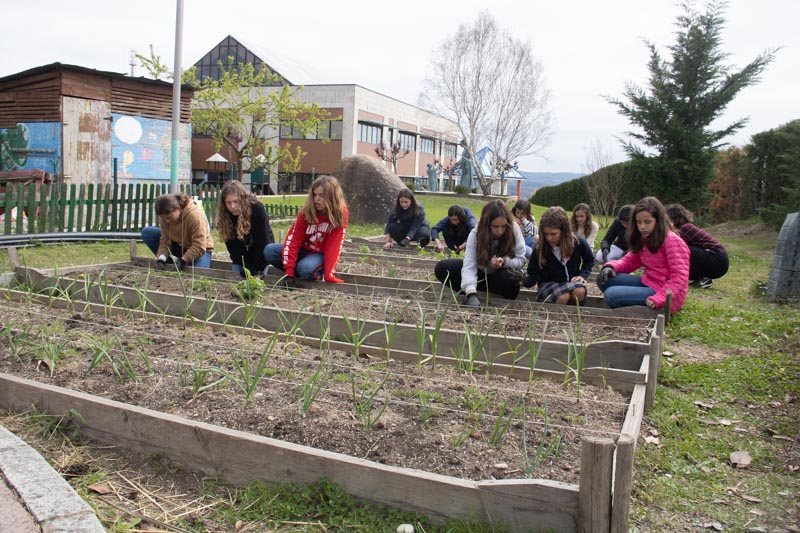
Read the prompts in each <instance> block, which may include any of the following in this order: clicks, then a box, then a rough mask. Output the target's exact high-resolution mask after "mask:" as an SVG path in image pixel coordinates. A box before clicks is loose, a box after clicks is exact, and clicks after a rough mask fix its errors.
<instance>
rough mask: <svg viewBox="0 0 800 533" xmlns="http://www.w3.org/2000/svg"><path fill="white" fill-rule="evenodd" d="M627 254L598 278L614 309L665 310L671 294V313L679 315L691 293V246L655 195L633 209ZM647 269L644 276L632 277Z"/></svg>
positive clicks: (611, 263) (601, 272) (609, 303)
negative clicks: (676, 231)
mask: <svg viewBox="0 0 800 533" xmlns="http://www.w3.org/2000/svg"><path fill="white" fill-rule="evenodd" d="M630 225H631V226H630V227H631V229H630V231H629V232H628V253H627V254H625V256H623V257H622V259H617V260H616V261H609V262H608V263H606V264H605V266H603V268H602V270H600V273H599V274H598V275H597V284H598V285H599V287H600V289H601V290H602V291H603V295H604V296H605V299H606V303H608V306H609V307H611V308H612V309H615V308H617V307H625V306H629V305H646V306H647V307H649V308H650V309H662V308H663V307H664V306H665V304H666V301H667V291H668V290H671V291H672V306H671V308H670V311H671V312H672V313H677V312H678V311H679V310H680V309H681V307H683V302H684V301H685V300H686V293H687V292H689V247H688V246H686V243H685V242H683V239H681V238H680V237H679V236H678V235H676V234H675V233H674V232H673V231H672V229H671V227H670V222H669V217H668V216H667V212H666V211H665V210H664V206H663V205H661V202H659V201H658V199H657V198H655V197H653V196H648V197H647V198H643V199H642V200H639V202H638V203H637V204H636V205H635V206H633V212H632V214H631V221H630ZM641 267H644V274H642V275H641V276H634V275H631V274H630V272H634V271H636V270H638V269H639V268H641Z"/></svg>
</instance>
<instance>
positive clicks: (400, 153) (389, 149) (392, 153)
mask: <svg viewBox="0 0 800 533" xmlns="http://www.w3.org/2000/svg"><path fill="white" fill-rule="evenodd" d="M409 153H410V151H409V150H406V149H404V148H401V147H400V143H393V144H391V145H390V146H387V145H386V143H385V142H383V141H381V144H379V145H378V146H376V147H375V155H377V156H378V158H379V159H380V160H381V161H386V162H387V163H391V164H392V172H394V173H395V174H397V160H398V159H403V158H404V157H405V156H407V155H408V154H409Z"/></svg>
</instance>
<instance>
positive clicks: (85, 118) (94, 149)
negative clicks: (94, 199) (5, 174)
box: [0, 63, 193, 184]
mask: <svg viewBox="0 0 800 533" xmlns="http://www.w3.org/2000/svg"><path fill="white" fill-rule="evenodd" d="M192 95H193V91H192V89H191V88H190V87H184V88H183V89H182V91H181V106H180V107H181V118H180V124H181V131H180V139H181V150H180V154H179V161H180V168H179V171H178V178H179V180H181V181H188V180H189V177H190V171H191V166H190V162H191V157H190V146H191V144H190V142H191V141H190V140H191V99H192ZM171 138H172V84H171V83H166V82H162V81H157V80H150V79H146V78H131V77H129V76H127V75H125V74H119V73H115V72H103V71H99V70H94V69H89V68H85V67H79V66H76V65H64V64H61V63H52V64H50V65H45V66H41V67H36V68H33V69H30V70H26V71H24V72H19V73H17V74H12V75H11V76H6V77H4V78H0V171H18V170H33V169H40V170H43V171H45V172H47V173H49V174H50V175H51V176H52V177H53V179H56V180H63V181H64V182H67V183H98V184H99V183H111V182H112V180H113V179H114V160H115V159H116V161H117V178H118V182H119V183H168V182H169V180H170V174H171V172H170V155H171Z"/></svg>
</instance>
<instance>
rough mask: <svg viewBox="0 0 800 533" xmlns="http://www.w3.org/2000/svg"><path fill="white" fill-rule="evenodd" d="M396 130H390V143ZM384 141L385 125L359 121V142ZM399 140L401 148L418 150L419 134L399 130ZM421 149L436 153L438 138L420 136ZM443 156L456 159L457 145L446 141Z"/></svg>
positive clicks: (422, 151) (378, 142)
mask: <svg viewBox="0 0 800 533" xmlns="http://www.w3.org/2000/svg"><path fill="white" fill-rule="evenodd" d="M393 134H394V132H393V130H389V138H390V141H389V144H391V143H392V140H393V139H394V135H393ZM382 141H383V126H378V125H376V124H370V123H368V122H359V123H358V142H362V143H369V144H380V143H381V142H382ZM397 142H398V143H399V144H400V148H402V149H403V150H408V151H410V152H416V151H417V136H416V135H415V134H413V133H405V132H402V131H401V132H399V133H398V136H397ZM419 151H420V152H421V153H423V154H435V153H436V139H433V138H431V137H420V138H419ZM443 152H444V153H443V154H442V156H443V157H444V158H449V159H455V157H456V145H455V144H453V143H444V149H443Z"/></svg>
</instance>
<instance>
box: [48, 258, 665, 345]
mask: <svg viewBox="0 0 800 533" xmlns="http://www.w3.org/2000/svg"><path fill="white" fill-rule="evenodd" d="M64 277H67V278H71V279H83V280H87V279H88V280H90V283H92V284H94V285H104V284H108V285H116V286H121V287H129V288H138V289H140V290H149V291H159V292H166V293H170V294H178V295H181V294H184V293H185V294H186V295H187V296H193V297H198V298H205V299H208V300H226V301H239V298H238V296H237V295H236V290H235V285H236V282H235V281H229V280H220V279H210V278H205V277H191V275H183V276H180V277H179V276H178V274H176V273H172V272H158V271H148V270H147V269H146V268H141V267H129V266H125V267H122V266H114V267H108V268H104V269H102V270H95V271H88V272H84V273H82V274H69V275H66V276H64ZM101 280H102V281H101ZM305 286H306V287H308V288H304V289H302V290H295V291H291V292H289V291H286V290H284V289H282V288H280V287H275V286H268V287H267V290H266V291H265V292H264V293H263V294H261V295H259V296H258V297H257V298H256V299H254V300H252V301H251V302H250V303H252V304H253V305H261V306H268V307H277V308H279V309H282V310H293V311H306V312H309V313H322V314H324V315H331V316H344V315H347V316H348V317H351V318H353V317H355V318H358V319H361V320H365V319H370V320H376V321H381V322H389V323H397V324H406V325H418V324H421V323H422V321H423V320H424V321H425V323H426V324H427V325H428V327H436V326H438V327H439V328H441V329H450V330H463V329H464V328H465V327H469V328H470V330H471V331H473V332H476V333H478V334H482V333H484V332H491V333H493V334H496V335H501V336H507V337H517V338H522V339H524V338H535V339H542V338H544V339H546V340H558V341H567V340H576V339H577V340H580V341H581V342H585V343H591V342H594V341H597V340H608V339H613V340H621V341H628V342H641V343H647V342H648V341H649V340H650V337H651V334H652V332H653V327H654V320H652V319H638V318H625V317H618V316H615V317H611V316H600V315H592V314H584V315H582V316H580V317H578V316H577V315H575V314H569V315H567V314H566V313H564V312H562V311H560V310H558V309H559V306H541V305H540V304H535V303H531V304H530V305H525V304H524V303H522V302H515V303H514V304H513V306H512V305H509V306H508V307H501V308H491V307H490V308H486V309H485V310H484V311H483V312H480V313H479V312H476V311H474V310H471V309H467V308H464V307H463V306H459V305H457V304H456V303H455V302H454V301H453V300H452V293H450V291H447V290H445V291H442V292H441V293H439V295H438V296H436V297H434V298H433V299H432V300H426V299H423V298H420V297H412V296H385V295H375V294H368V292H369V289H368V288H365V293H366V294H364V295H352V294H346V293H343V292H337V291H334V290H331V289H332V287H330V286H328V285H327V284H324V283H313V282H309V283H306V284H305ZM317 286H318V287H317ZM311 287H313V288H311ZM426 298H430V296H426ZM554 309H555V310H554ZM201 318H202V317H201Z"/></svg>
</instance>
